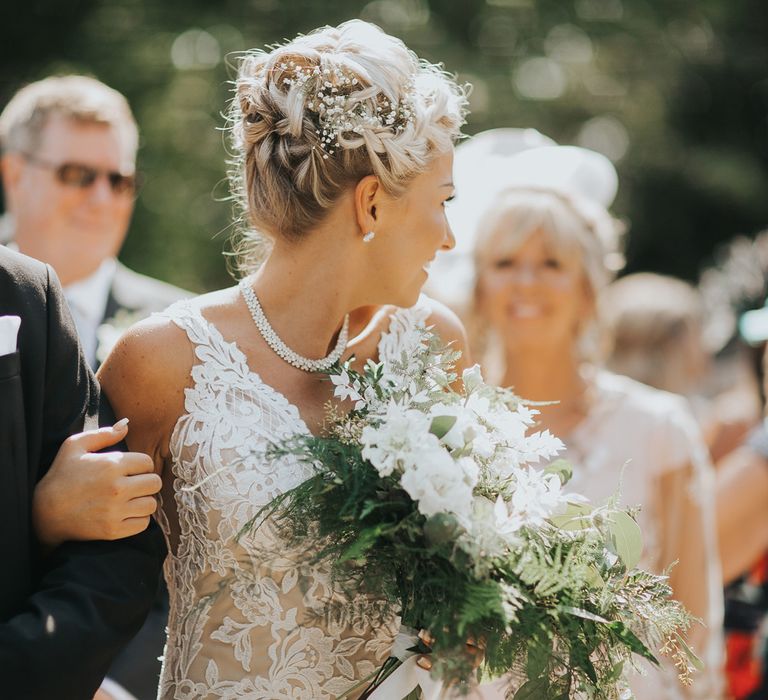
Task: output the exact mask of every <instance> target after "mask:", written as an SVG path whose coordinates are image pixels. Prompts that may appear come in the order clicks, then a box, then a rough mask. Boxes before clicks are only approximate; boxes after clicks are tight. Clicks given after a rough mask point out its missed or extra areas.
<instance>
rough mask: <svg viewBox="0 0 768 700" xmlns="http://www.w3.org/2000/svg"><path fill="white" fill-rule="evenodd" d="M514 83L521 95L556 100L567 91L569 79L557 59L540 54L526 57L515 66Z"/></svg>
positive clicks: (530, 98) (533, 98)
mask: <svg viewBox="0 0 768 700" xmlns="http://www.w3.org/2000/svg"><path fill="white" fill-rule="evenodd" d="M512 83H513V84H514V86H515V88H516V89H517V92H518V93H519V94H520V96H521V97H525V98H527V99H529V100H556V99H557V98H558V97H560V96H561V95H562V94H563V93H564V92H565V88H566V85H567V84H568V80H567V78H566V75H565V72H564V71H563V69H562V68H561V67H560V65H559V64H558V63H557V61H553V60H552V59H551V58H547V57H545V56H538V57H534V58H527V59H525V60H524V61H522V62H521V63H520V65H518V66H517V67H516V68H515V70H514V72H513V76H512Z"/></svg>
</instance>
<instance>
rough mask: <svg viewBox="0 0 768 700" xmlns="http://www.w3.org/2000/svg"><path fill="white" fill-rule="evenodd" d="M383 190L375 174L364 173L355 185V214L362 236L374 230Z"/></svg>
mask: <svg viewBox="0 0 768 700" xmlns="http://www.w3.org/2000/svg"><path fill="white" fill-rule="evenodd" d="M383 192H384V190H383V188H382V186H381V182H380V181H379V178H377V177H376V176H375V175H366V176H365V177H364V178H363V179H362V180H360V182H358V183H357V185H356V186H355V195H354V198H355V216H356V217H357V226H358V229H359V231H360V236H362V237H365V236H366V235H368V234H369V233H370V232H371V231H374V232H375V231H376V228H377V224H378V209H379V206H380V204H381V199H382V195H383Z"/></svg>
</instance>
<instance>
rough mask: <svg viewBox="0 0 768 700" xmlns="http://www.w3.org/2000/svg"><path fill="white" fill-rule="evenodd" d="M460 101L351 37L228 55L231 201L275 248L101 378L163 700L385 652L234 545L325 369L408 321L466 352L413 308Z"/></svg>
mask: <svg viewBox="0 0 768 700" xmlns="http://www.w3.org/2000/svg"><path fill="white" fill-rule="evenodd" d="M465 105H466V99H465V95H464V91H463V90H462V88H460V87H459V86H457V85H456V84H455V83H454V82H453V80H452V79H451V78H449V77H448V76H447V75H446V74H445V73H443V72H441V71H440V70H439V69H438V67H437V66H434V65H430V64H428V63H426V62H423V61H420V60H419V59H418V58H417V57H416V56H415V54H413V53H412V52H411V51H409V50H408V49H407V48H406V47H405V45H404V44H403V43H402V42H401V41H399V40H398V39H395V38H394V37H391V36H388V35H386V34H385V33H383V32H382V31H381V30H380V29H378V28H377V27H375V26H373V25H370V24H366V23H364V22H361V21H351V22H346V23H344V24H342V25H340V26H339V27H335V28H333V27H323V28H321V29H318V30H316V31H314V32H312V33H311V34H309V35H306V36H300V37H298V38H297V39H295V40H294V41H292V42H290V43H288V44H286V45H283V46H279V47H277V48H274V49H273V50H271V51H270V52H268V53H265V52H261V51H253V52H249V53H247V54H246V55H245V56H244V57H243V59H242V61H241V64H240V69H239V74H238V77H237V81H236V95H235V98H234V100H233V104H232V110H231V115H230V117H231V129H232V135H233V141H234V145H235V149H236V153H237V154H238V156H239V159H238V163H237V166H236V169H235V171H234V173H233V184H234V186H235V190H234V193H235V195H236V197H237V198H238V199H239V200H240V201H241V202H242V204H243V207H244V210H245V215H246V217H247V220H248V222H249V223H250V225H251V226H252V228H253V229H254V230H257V231H259V232H263V233H264V234H266V236H267V237H268V238H269V240H270V243H271V252H270V253H269V256H268V258H267V260H266V262H264V263H263V264H262V265H261V266H257V265H255V264H254V263H253V262H252V261H253V255H252V253H253V252H254V250H255V249H256V247H257V246H258V238H257V237H256V236H255V235H250V236H246V243H248V244H249V245H248V246H246V249H245V253H246V256H245V258H244V260H245V261H246V262H248V261H250V267H246V270H247V272H248V274H247V276H245V277H244V278H243V280H242V281H241V282H240V284H239V285H238V286H235V287H232V288H229V289H223V290H220V291H216V292H213V293H211V294H206V295H203V296H201V297H198V298H197V299H193V300H191V301H184V302H180V303H178V304H176V305H174V306H172V307H170V308H169V309H168V310H167V311H166V312H165V313H164V314H161V315H158V316H155V317H153V318H151V319H149V320H147V321H144V322H142V323H140V324H138V325H137V326H135V327H134V328H133V329H132V330H131V331H130V332H129V333H128V334H126V335H125V336H124V337H123V338H122V339H121V341H120V342H119V343H118V345H117V346H116V347H115V348H114V350H113V352H112V354H111V355H110V357H109V359H108V360H107V362H106V363H105V364H104V365H103V366H102V368H101V372H100V381H101V383H102V386H103V388H104V391H105V392H106V393H107V395H108V397H109V400H110V401H111V403H112V405H113V406H114V408H115V412H116V413H117V414H118V416H120V417H123V416H125V417H128V418H129V419H130V424H131V430H130V434H129V437H128V441H129V446H130V449H131V450H137V451H141V452H146V453H148V454H149V455H150V456H152V458H153V459H154V462H155V466H156V469H157V472H158V473H159V474H161V476H162V478H163V483H164V487H163V491H162V494H161V495H162V499H161V508H160V509H159V512H158V515H159V519H160V522H161V525H162V527H163V529H164V531H165V535H166V538H167V541H168V546H169V552H170V554H169V556H168V559H167V561H166V569H165V575H166V579H167V582H168V588H169V590H170V598H171V611H170V618H169V621H168V641H167V647H166V652H165V659H164V664H163V671H162V677H161V686H160V697H161V698H163V699H164V700H170V699H171V698H174V699H176V698H184V699H185V700H192V699H193V698H254V699H255V698H331V697H337V696H339V695H342V694H344V693H345V692H346V691H347V690H348V689H350V688H352V687H354V686H356V685H357V684H358V683H360V682H361V681H362V680H363V679H365V678H366V676H368V675H370V674H371V673H372V672H373V671H374V670H375V669H376V668H377V667H378V666H379V665H380V664H381V663H382V662H383V661H384V660H385V659H386V658H387V656H388V655H389V651H390V647H391V644H392V640H393V638H394V636H395V634H396V632H397V624H396V623H397V621H396V620H393V619H376V620H375V619H353V618H352V617H344V616H337V617H334V618H333V619H331V616H329V615H324V614H323V609H324V606H326V608H327V603H328V602H329V601H331V600H333V601H338V600H339V599H340V597H341V596H342V594H341V592H340V591H338V590H334V586H333V583H332V582H331V580H330V578H329V575H328V570H327V569H326V568H325V567H323V566H322V565H312V566H310V565H308V564H307V563H306V561H305V560H306V557H302V553H301V552H291V551H287V549H286V548H285V547H281V546H280V543H279V542H277V541H275V540H276V537H277V536H276V535H275V532H274V529H273V528H271V527H270V523H269V522H267V523H265V524H264V525H263V526H262V527H260V528H259V529H258V530H257V531H256V535H255V538H254V539H246V538H238V534H239V532H240V530H241V529H242V527H243V525H244V524H245V523H247V522H248V521H249V520H250V519H251V518H252V517H253V516H254V515H255V514H256V513H257V512H258V510H259V509H260V507H261V506H263V505H265V504H267V503H269V502H270V501H271V500H273V499H274V498H275V496H277V495H279V494H280V493H282V492H284V491H285V490H287V489H290V488H292V487H294V486H296V485H298V484H299V483H301V481H303V480H304V479H306V478H307V477H308V475H309V474H308V470H307V467H306V466H304V465H302V464H300V463H297V462H295V461H292V460H291V459H290V458H276V459H271V458H267V457H266V456H265V448H266V447H267V446H268V444H269V443H270V442H273V441H278V440H283V439H284V438H285V437H286V436H288V435H290V434H294V433H297V432H300V433H306V432H307V431H309V432H312V433H319V432H320V431H321V430H322V427H323V421H324V416H325V415H326V411H327V404H328V402H329V401H330V400H331V397H332V385H331V383H330V382H329V381H326V379H327V377H326V375H325V374H324V373H323V372H324V370H327V369H328V368H329V367H330V366H331V365H332V364H333V363H334V362H335V361H337V360H339V359H342V360H343V359H347V358H350V357H354V361H355V363H357V364H358V365H362V364H364V362H365V361H366V360H367V359H368V358H377V357H382V356H384V355H387V354H389V353H392V354H394V355H395V356H397V354H398V339H399V337H400V336H401V335H402V334H403V333H406V332H407V330H408V328H409V327H412V326H413V325H415V324H426V325H433V326H435V328H436V330H437V331H438V332H439V333H440V334H441V335H442V336H443V339H444V340H445V341H446V342H453V343H454V346H455V347H456V348H457V349H459V350H462V351H463V350H464V349H465V338H464V332H463V329H462V328H461V326H460V324H459V323H458V321H457V320H456V318H455V317H454V316H453V315H451V314H450V312H448V311H447V310H445V309H444V308H443V307H439V306H438V305H436V304H435V303H434V302H431V301H429V300H427V299H426V298H425V297H420V289H421V287H422V285H423V284H424V282H425V280H426V279H427V268H428V267H429V264H430V262H431V261H432V259H433V258H434V256H435V254H436V253H438V252H439V251H440V250H446V249H450V248H451V247H453V245H454V239H453V234H452V232H451V230H450V227H449V225H448V223H447V221H446V218H445V211H444V207H445V204H446V202H447V201H448V200H450V199H451V197H452V196H453V183H452V162H453V142H454V141H455V140H456V139H457V138H458V136H459V129H460V127H461V125H462V123H463V121H464V114H465ZM398 307H399V308H398ZM459 371H461V368H459ZM361 595H362V593H361ZM369 607H370V606H369Z"/></svg>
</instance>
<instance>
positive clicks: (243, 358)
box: [171, 304, 407, 437]
mask: <svg viewBox="0 0 768 700" xmlns="http://www.w3.org/2000/svg"><path fill="white" fill-rule="evenodd" d="M188 308H189V309H190V310H191V311H192V312H193V313H194V314H195V315H196V316H197V317H198V318H199V319H200V321H202V323H203V324H204V325H205V327H206V329H207V330H208V333H209V334H210V335H211V337H212V338H213V339H214V340H215V341H216V343H217V344H219V345H221V346H222V347H226V348H227V350H228V351H229V353H230V355H231V357H232V358H233V359H234V360H235V361H236V362H237V363H238V364H239V365H240V366H241V369H242V370H243V372H244V373H245V374H246V375H247V376H248V377H249V378H250V379H252V380H253V381H254V382H256V383H257V384H258V385H259V386H261V387H262V388H263V389H264V390H265V391H266V392H268V393H269V394H271V398H273V399H275V400H276V401H278V402H279V403H281V404H282V405H283V408H284V409H286V410H287V411H288V413H290V414H291V418H292V419H293V420H294V421H295V423H296V426H297V427H298V428H299V429H300V430H301V432H302V433H304V434H307V435H312V436H314V437H317V435H316V434H315V433H314V432H313V431H312V430H310V428H309V424H308V423H307V421H306V420H305V419H304V417H303V416H302V415H301V411H300V410H299V407H298V406H297V405H296V404H295V403H293V402H292V401H291V400H290V399H289V398H288V397H287V396H286V395H285V394H284V393H283V392H282V391H280V390H279V389H277V388H276V387H274V386H273V385H272V384H269V383H268V382H266V381H264V379H263V378H262V377H261V375H260V374H259V373H258V372H257V371H256V370H254V369H253V368H252V367H251V364H250V363H249V362H248V356H247V355H246V354H245V352H244V351H243V349H242V348H241V347H240V345H239V344H238V342H237V341H236V340H228V339H227V338H225V337H224V335H223V333H222V332H221V331H220V330H219V328H218V326H216V324H215V323H213V321H211V320H210V319H208V318H206V317H205V315H204V314H203V312H202V310H201V309H200V307H198V306H196V305H193V304H189V305H188ZM390 308H394V310H393V311H392V313H390V314H389V315H388V317H387V318H386V319H385V321H384V324H383V327H384V330H382V331H381V334H380V336H379V339H378V341H377V342H376V359H377V360H379V359H380V357H381V348H382V345H383V343H384V342H385V339H386V338H387V337H388V336H389V335H391V333H392V331H391V330H390V329H391V328H392V324H393V321H394V320H395V319H396V318H397V316H398V315H399V314H401V313H403V312H404V311H407V309H402V308H399V307H390ZM374 318H375V315H374ZM185 413H186V411H185V412H184V413H182V415H181V416H179V419H178V421H177V425H178V422H179V421H181V419H182V418H183V417H184V414H185ZM175 432H176V430H175V429H174V430H173V431H172V433H171V434H172V435H173V434H174V433H175Z"/></svg>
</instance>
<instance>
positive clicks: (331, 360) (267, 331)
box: [240, 279, 349, 372]
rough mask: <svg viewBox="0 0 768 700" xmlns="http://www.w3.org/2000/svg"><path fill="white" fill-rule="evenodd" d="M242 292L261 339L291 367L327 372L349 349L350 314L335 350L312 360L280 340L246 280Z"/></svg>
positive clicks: (241, 284)
mask: <svg viewBox="0 0 768 700" xmlns="http://www.w3.org/2000/svg"><path fill="white" fill-rule="evenodd" d="M240 292H241V294H242V295H243V299H245V303H246V304H247V306H248V310H249V311H250V312H251V317H252V318H253V322H254V323H255V324H256V328H258V330H259V333H261V337H262V338H264V340H265V342H266V343H267V345H269V347H270V348H272V350H273V351H274V352H275V354H276V355H278V356H279V357H281V358H282V359H283V360H285V361H286V362H287V363H288V364H289V365H292V366H293V367H296V368H297V369H301V370H304V371H305V372H327V371H328V370H329V369H330V368H331V367H332V366H333V365H335V364H336V363H337V362H338V361H339V360H340V359H341V356H342V354H343V353H344V350H346V348H347V340H348V339H349V314H347V315H346V316H345V317H344V324H343V326H342V327H341V332H340V333H339V339H338V340H337V341H336V347H335V348H333V350H331V352H330V353H329V354H328V355H327V356H326V357H324V358H322V359H320V360H312V359H310V358H308V357H302V356H301V355H299V354H298V353H296V352H294V351H293V350H291V349H290V348H289V347H288V346H287V345H286V344H285V343H284V342H283V341H282V340H281V339H280V336H278V335H277V333H276V332H275V329H274V328H272V326H271V325H269V321H267V317H266V316H265V315H264V310H263V309H262V308H261V304H260V303H259V298H258V297H257V296H256V292H254V291H253V287H251V285H250V284H248V282H247V281H246V280H245V279H242V280H240Z"/></svg>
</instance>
